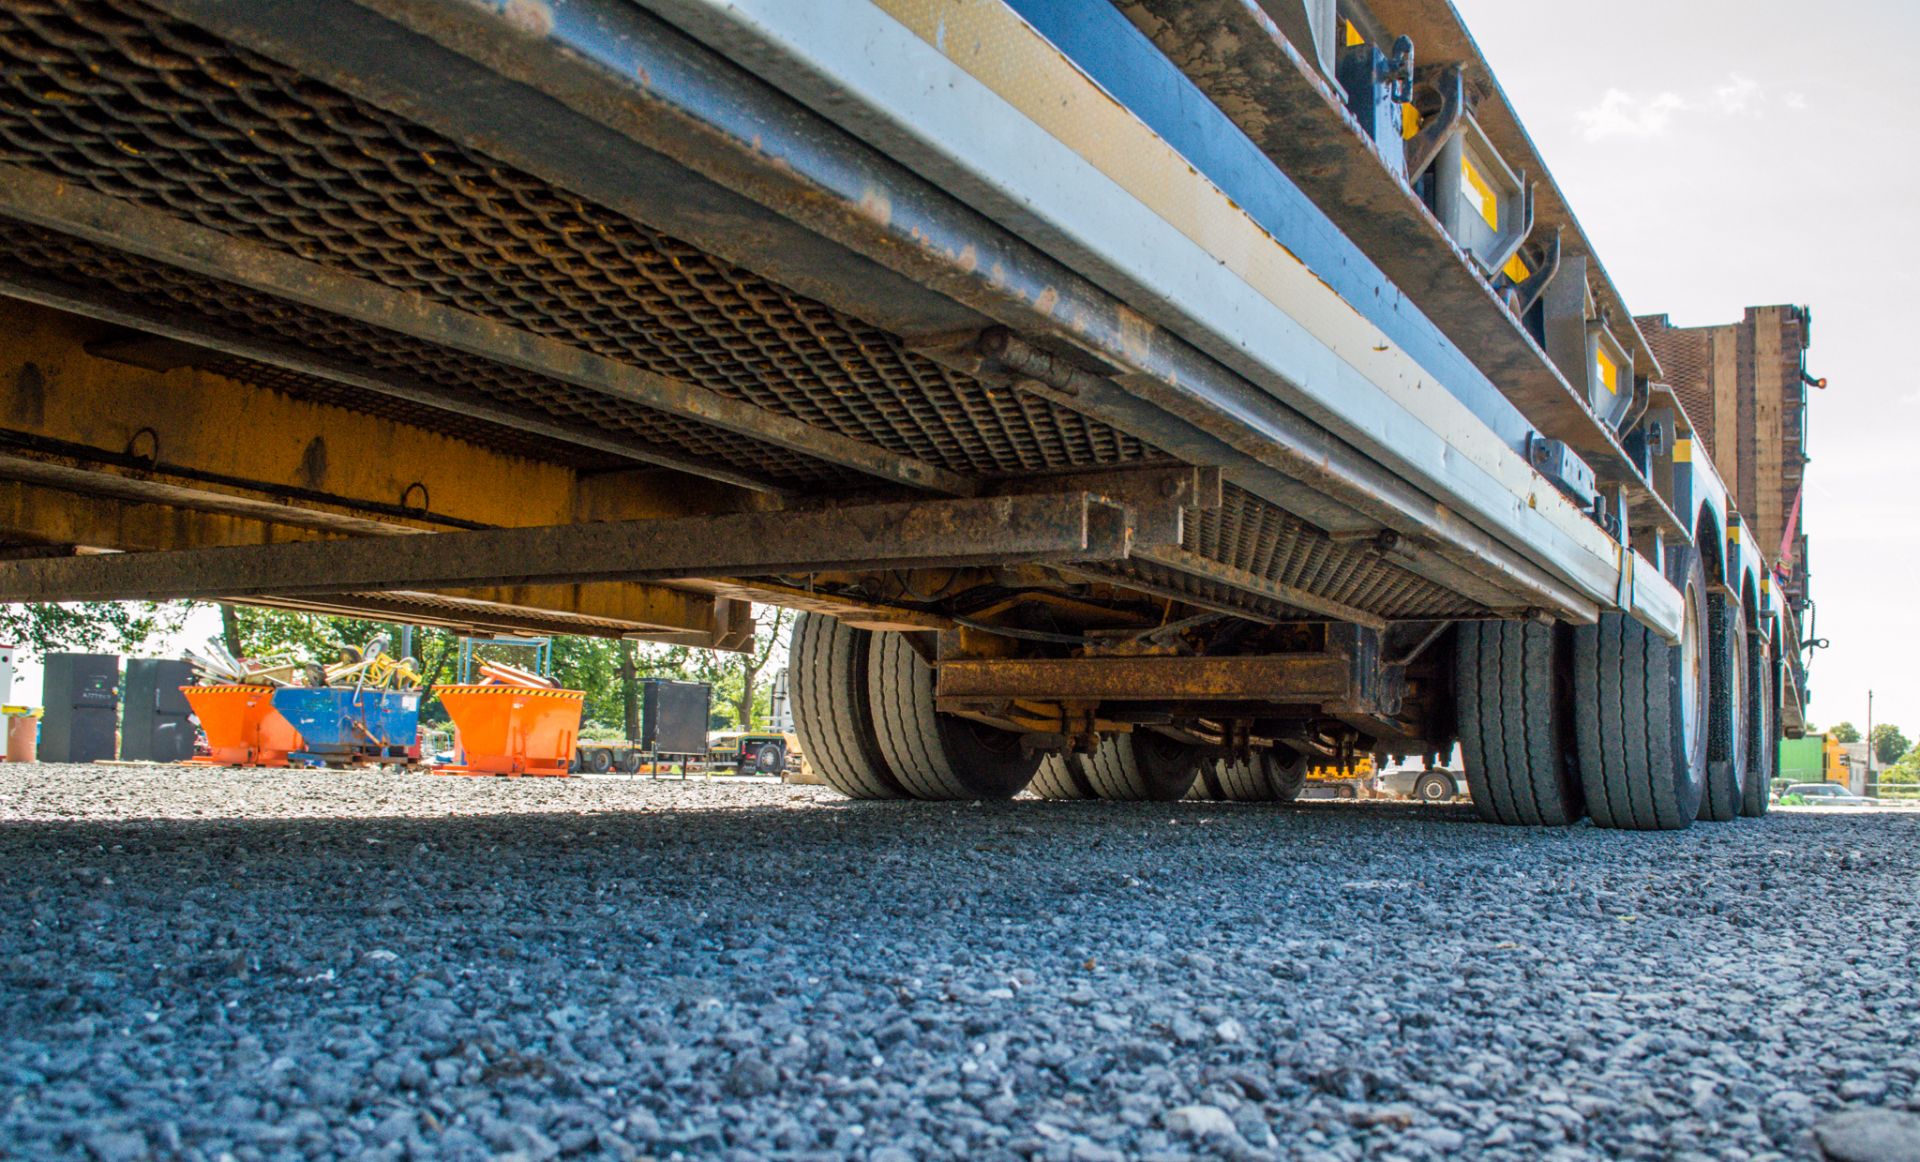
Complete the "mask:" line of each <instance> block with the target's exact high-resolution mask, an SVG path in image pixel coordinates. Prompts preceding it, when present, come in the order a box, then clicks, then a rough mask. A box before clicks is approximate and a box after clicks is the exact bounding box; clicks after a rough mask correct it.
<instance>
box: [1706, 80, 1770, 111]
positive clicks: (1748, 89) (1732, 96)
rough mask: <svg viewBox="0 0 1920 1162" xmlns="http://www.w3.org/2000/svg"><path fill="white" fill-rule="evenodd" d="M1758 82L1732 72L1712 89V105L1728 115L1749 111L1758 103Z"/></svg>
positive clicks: (1759, 97)
mask: <svg viewBox="0 0 1920 1162" xmlns="http://www.w3.org/2000/svg"><path fill="white" fill-rule="evenodd" d="M1760 99H1761V93H1760V82H1759V81H1756V80H1754V79H1753V78H1752V77H1743V76H1741V75H1740V74H1739V73H1734V74H1733V75H1732V76H1729V77H1728V78H1727V83H1726V84H1724V85H1720V86H1718V87H1716V88H1715V89H1714V90H1713V107H1714V108H1716V109H1718V110H1719V111H1720V112H1722V113H1725V114H1727V115H1729V116H1737V115H1739V114H1741V113H1751V112H1753V110H1754V107H1755V106H1757V105H1758V104H1759V103H1760Z"/></svg>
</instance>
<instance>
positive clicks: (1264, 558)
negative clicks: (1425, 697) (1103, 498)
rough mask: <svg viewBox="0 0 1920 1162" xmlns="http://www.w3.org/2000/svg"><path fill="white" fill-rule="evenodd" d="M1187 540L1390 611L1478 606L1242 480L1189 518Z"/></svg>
mask: <svg viewBox="0 0 1920 1162" xmlns="http://www.w3.org/2000/svg"><path fill="white" fill-rule="evenodd" d="M1184 547H1185V548H1186V550H1187V551H1188V552H1191V553H1196V554H1198V555H1200V556H1202V557H1206V558H1208V559H1210V560H1214V561H1219V562H1221V563H1222V564H1226V565H1231V566H1233V567H1234V568H1236V569H1239V570H1242V571H1244V572H1247V573H1251V574H1253V575H1254V576H1256V577H1260V578H1263V579H1265V580H1267V581H1272V582H1275V583H1277V584H1280V585H1287V586H1291V587H1292V588H1295V589H1303V590H1305V591H1307V592H1308V593H1312V594H1315V595H1317V596H1320V597H1325V598H1329V599H1331V600H1334V601H1338V602H1340V603H1342V604H1344V605H1351V606H1353V607H1354V608H1356V609H1364V610H1367V611H1369V612H1371V613H1375V614H1378V615H1379V616H1381V617H1385V618H1389V619H1394V618H1437V617H1456V616H1467V615H1470V614H1471V613H1472V612H1474V611H1475V610H1476V609H1478V608H1479V607H1478V606H1476V605H1475V604H1474V603H1472V602H1470V601H1467V600H1466V599H1464V598H1462V597H1461V596H1460V595H1458V594H1456V593H1454V592H1453V591H1451V590H1449V589H1446V588H1444V587H1442V586H1439V585H1436V584H1434V583H1433V582H1432V581H1429V580H1427V579H1426V578H1424V577H1421V576H1419V575H1418V574H1416V573H1410V572H1408V571H1407V570H1406V569H1403V568H1401V567H1400V566H1398V565H1395V564H1393V563H1391V562H1389V561H1387V560H1385V559H1383V558H1382V557H1381V556H1380V555H1379V554H1378V553H1377V552H1375V551H1374V550H1373V549H1372V548H1371V547H1369V546H1366V545H1361V544H1342V543H1340V542H1338V541H1334V540H1332V539H1331V538H1329V537H1327V536H1326V534H1324V533H1322V532H1320V531H1319V530H1318V529H1315V528H1314V527H1313V526H1312V525H1309V524H1307V523H1306V522H1305V521H1303V520H1301V519H1300V518H1299V517H1297V516H1294V515H1293V514H1292V513H1289V512H1286V511H1284V510H1282V509H1278V508H1275V507H1273V506H1272V505H1270V504H1267V503H1265V502H1263V501H1261V500H1259V499H1257V498H1256V497H1254V496H1252V495H1251V494H1249V493H1247V492H1245V491H1244V490H1242V489H1239V488H1233V487H1228V488H1227V489H1226V494H1225V497H1224V503H1223V504H1222V505H1221V506H1220V507H1219V508H1218V509H1212V510H1208V511H1205V512H1202V513H1200V514H1199V516H1198V518H1197V519H1193V518H1190V519H1189V520H1188V522H1187V531H1186V537H1185V543H1184Z"/></svg>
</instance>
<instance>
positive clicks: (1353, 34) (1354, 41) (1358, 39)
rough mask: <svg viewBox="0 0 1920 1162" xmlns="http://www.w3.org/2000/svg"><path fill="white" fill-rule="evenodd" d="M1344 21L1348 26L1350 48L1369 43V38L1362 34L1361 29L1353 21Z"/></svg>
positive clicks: (1348, 44) (1348, 45)
mask: <svg viewBox="0 0 1920 1162" xmlns="http://www.w3.org/2000/svg"><path fill="white" fill-rule="evenodd" d="M1343 23H1345V24H1346V26H1347V47H1348V48H1359V47H1360V46H1361V45H1363V44H1365V43H1367V38H1366V37H1364V36H1361V35H1360V30H1359V29H1358V28H1355V27H1354V26H1353V21H1351V20H1348V21H1344V22H1343Z"/></svg>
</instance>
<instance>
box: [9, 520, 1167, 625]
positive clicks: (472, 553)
mask: <svg viewBox="0 0 1920 1162" xmlns="http://www.w3.org/2000/svg"><path fill="white" fill-rule="evenodd" d="M1132 523H1133V516H1132V514H1131V512H1129V511H1128V510H1126V509H1123V508H1119V507H1116V506H1113V505H1110V504H1107V503H1105V502H1103V501H1100V500H1097V499H1095V498H1094V497H1092V496H1089V495H1088V494H1086V493H1068V494H1063V495H1056V496H1041V497H1003V498H994V499H987V500H963V501H946V502H931V501H930V502H924V503H915V504H884V505H866V506H857V507H845V508H839V509H832V510H827V511H821V512H781V513H738V514H732V515H726V516H716V517H682V518H669V519H660V520H643V521H616V522H605V523H598V524H573V525H563V526H557V527H543V528H517V529H488V530H485V531H481V532H458V533H437V534H434V535H432V536H423V537H409V538H408V539H407V540H406V541H405V542H404V543H399V542H394V541H393V540H392V539H390V538H378V539H374V538H364V537H362V538H354V539H351V540H337V541H324V542H321V541H310V542H303V543H296V544H286V545H274V546H250V547H244V548H222V549H198V550H189V551H184V552H174V553H138V554H135V553H127V554H109V555H103V556H93V557H85V558H70V559H63V560H45V561H15V562H9V563H5V564H0V601H85V600H92V601H116V600H118V601H125V600H163V599H177V598H198V597H220V596H238V597H256V596H270V595H276V594H291V595H311V594H318V593H328V592H332V593H352V592H364V591H383V590H395V589H421V588H444V587H453V586H463V585H539V584H555V583H566V582H574V581H584V580H613V579H617V580H636V581H637V580H657V579H668V578H675V577H727V576H737V575H756V574H770V575H784V574H792V573H808V572H816V571H823V570H830V569H832V570H839V569H886V568H914V567H939V568H946V567H954V566H962V565H1004V564H1008V563H1012V562H1020V561H1088V560H1093V561H1098V560H1116V559H1120V558H1123V557H1125V556H1126V555H1127V554H1128V552H1129V551H1130V550H1131V546H1132V538H1131V535H1130V533H1131V529H1130V526H1131V525H1132Z"/></svg>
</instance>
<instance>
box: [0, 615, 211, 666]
mask: <svg viewBox="0 0 1920 1162" xmlns="http://www.w3.org/2000/svg"><path fill="white" fill-rule="evenodd" d="M192 611H193V606H192V605H191V604H189V603H187V602H166V603H158V602H152V601H75V602H67V603H63V604H58V605H53V604H43V605H0V640H4V641H9V642H12V643H13V644H14V645H17V646H19V647H21V649H22V650H24V651H25V652H26V653H27V654H28V655H31V656H34V657H45V656H46V655H48V654H50V653H59V652H61V651H63V650H79V651H98V650H106V651H111V652H114V653H129V654H130V653H135V652H137V651H139V650H141V649H143V648H145V647H146V646H147V644H148V643H149V642H152V641H153V640H154V639H156V638H163V637H169V636H171V635H173V634H176V633H179V632H180V627H181V626H182V625H184V624H185V623H186V620H187V614H189V613H191V612H192Z"/></svg>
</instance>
